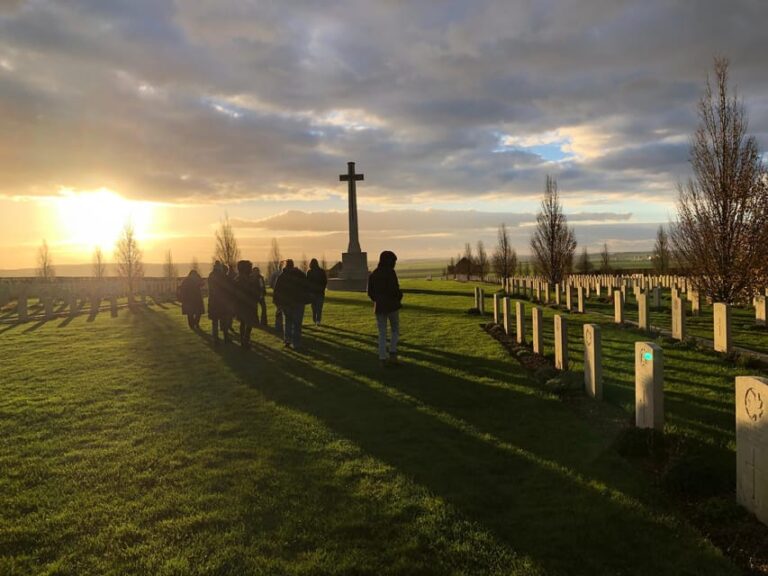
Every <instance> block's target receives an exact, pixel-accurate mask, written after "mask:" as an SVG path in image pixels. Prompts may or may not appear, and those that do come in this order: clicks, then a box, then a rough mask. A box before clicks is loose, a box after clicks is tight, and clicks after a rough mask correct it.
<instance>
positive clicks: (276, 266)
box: [267, 238, 283, 278]
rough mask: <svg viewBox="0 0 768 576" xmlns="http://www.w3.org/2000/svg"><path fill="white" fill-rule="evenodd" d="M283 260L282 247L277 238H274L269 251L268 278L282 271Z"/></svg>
mask: <svg viewBox="0 0 768 576" xmlns="http://www.w3.org/2000/svg"><path fill="white" fill-rule="evenodd" d="M282 259H283V257H282V255H281V254H280V245H279V244H278V243H277V238H272V245H271V247H270V250H269V261H268V262H267V278H271V277H272V275H273V274H274V273H275V272H279V271H280V261H281V260H282Z"/></svg>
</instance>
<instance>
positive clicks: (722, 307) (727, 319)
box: [712, 302, 733, 354]
mask: <svg viewBox="0 0 768 576" xmlns="http://www.w3.org/2000/svg"><path fill="white" fill-rule="evenodd" d="M712 308H713V314H714V322H715V352H725V353H726V354H727V353H729V352H730V351H731V349H732V347H733V340H732V339H731V307H730V306H728V304H723V303H721V302H716V303H715V304H713V306H712Z"/></svg>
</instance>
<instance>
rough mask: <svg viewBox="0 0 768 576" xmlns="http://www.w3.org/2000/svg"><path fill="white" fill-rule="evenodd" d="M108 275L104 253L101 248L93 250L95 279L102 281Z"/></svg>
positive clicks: (97, 247)
mask: <svg viewBox="0 0 768 576" xmlns="http://www.w3.org/2000/svg"><path fill="white" fill-rule="evenodd" d="M106 275H107V265H106V264H105V263H104V253H103V252H102V251H101V248H100V247H99V246H96V248H94V249H93V277H94V278H96V279H97V280H101V279H102V278H104V276H106Z"/></svg>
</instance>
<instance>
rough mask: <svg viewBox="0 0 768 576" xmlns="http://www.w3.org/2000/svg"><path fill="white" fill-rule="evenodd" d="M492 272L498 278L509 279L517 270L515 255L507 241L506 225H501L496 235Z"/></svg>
mask: <svg viewBox="0 0 768 576" xmlns="http://www.w3.org/2000/svg"><path fill="white" fill-rule="evenodd" d="M492 262H493V271H494V272H496V274H497V275H498V276H499V278H509V277H510V276H512V274H514V272H515V269H516V268H517V253H516V252H515V249H514V248H512V243H511V242H510V241H509V231H508V230H507V225H506V224H501V225H500V226H499V230H498V232H497V233H496V248H495V250H494V252H493V257H492Z"/></svg>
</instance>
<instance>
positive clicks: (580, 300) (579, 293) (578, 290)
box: [576, 286, 584, 314]
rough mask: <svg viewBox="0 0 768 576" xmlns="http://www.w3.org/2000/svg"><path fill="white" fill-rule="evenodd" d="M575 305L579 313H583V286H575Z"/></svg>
mask: <svg viewBox="0 0 768 576" xmlns="http://www.w3.org/2000/svg"><path fill="white" fill-rule="evenodd" d="M576 305H577V307H578V308H577V309H578V311H579V314H584V287H583V286H579V287H578V288H576Z"/></svg>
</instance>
